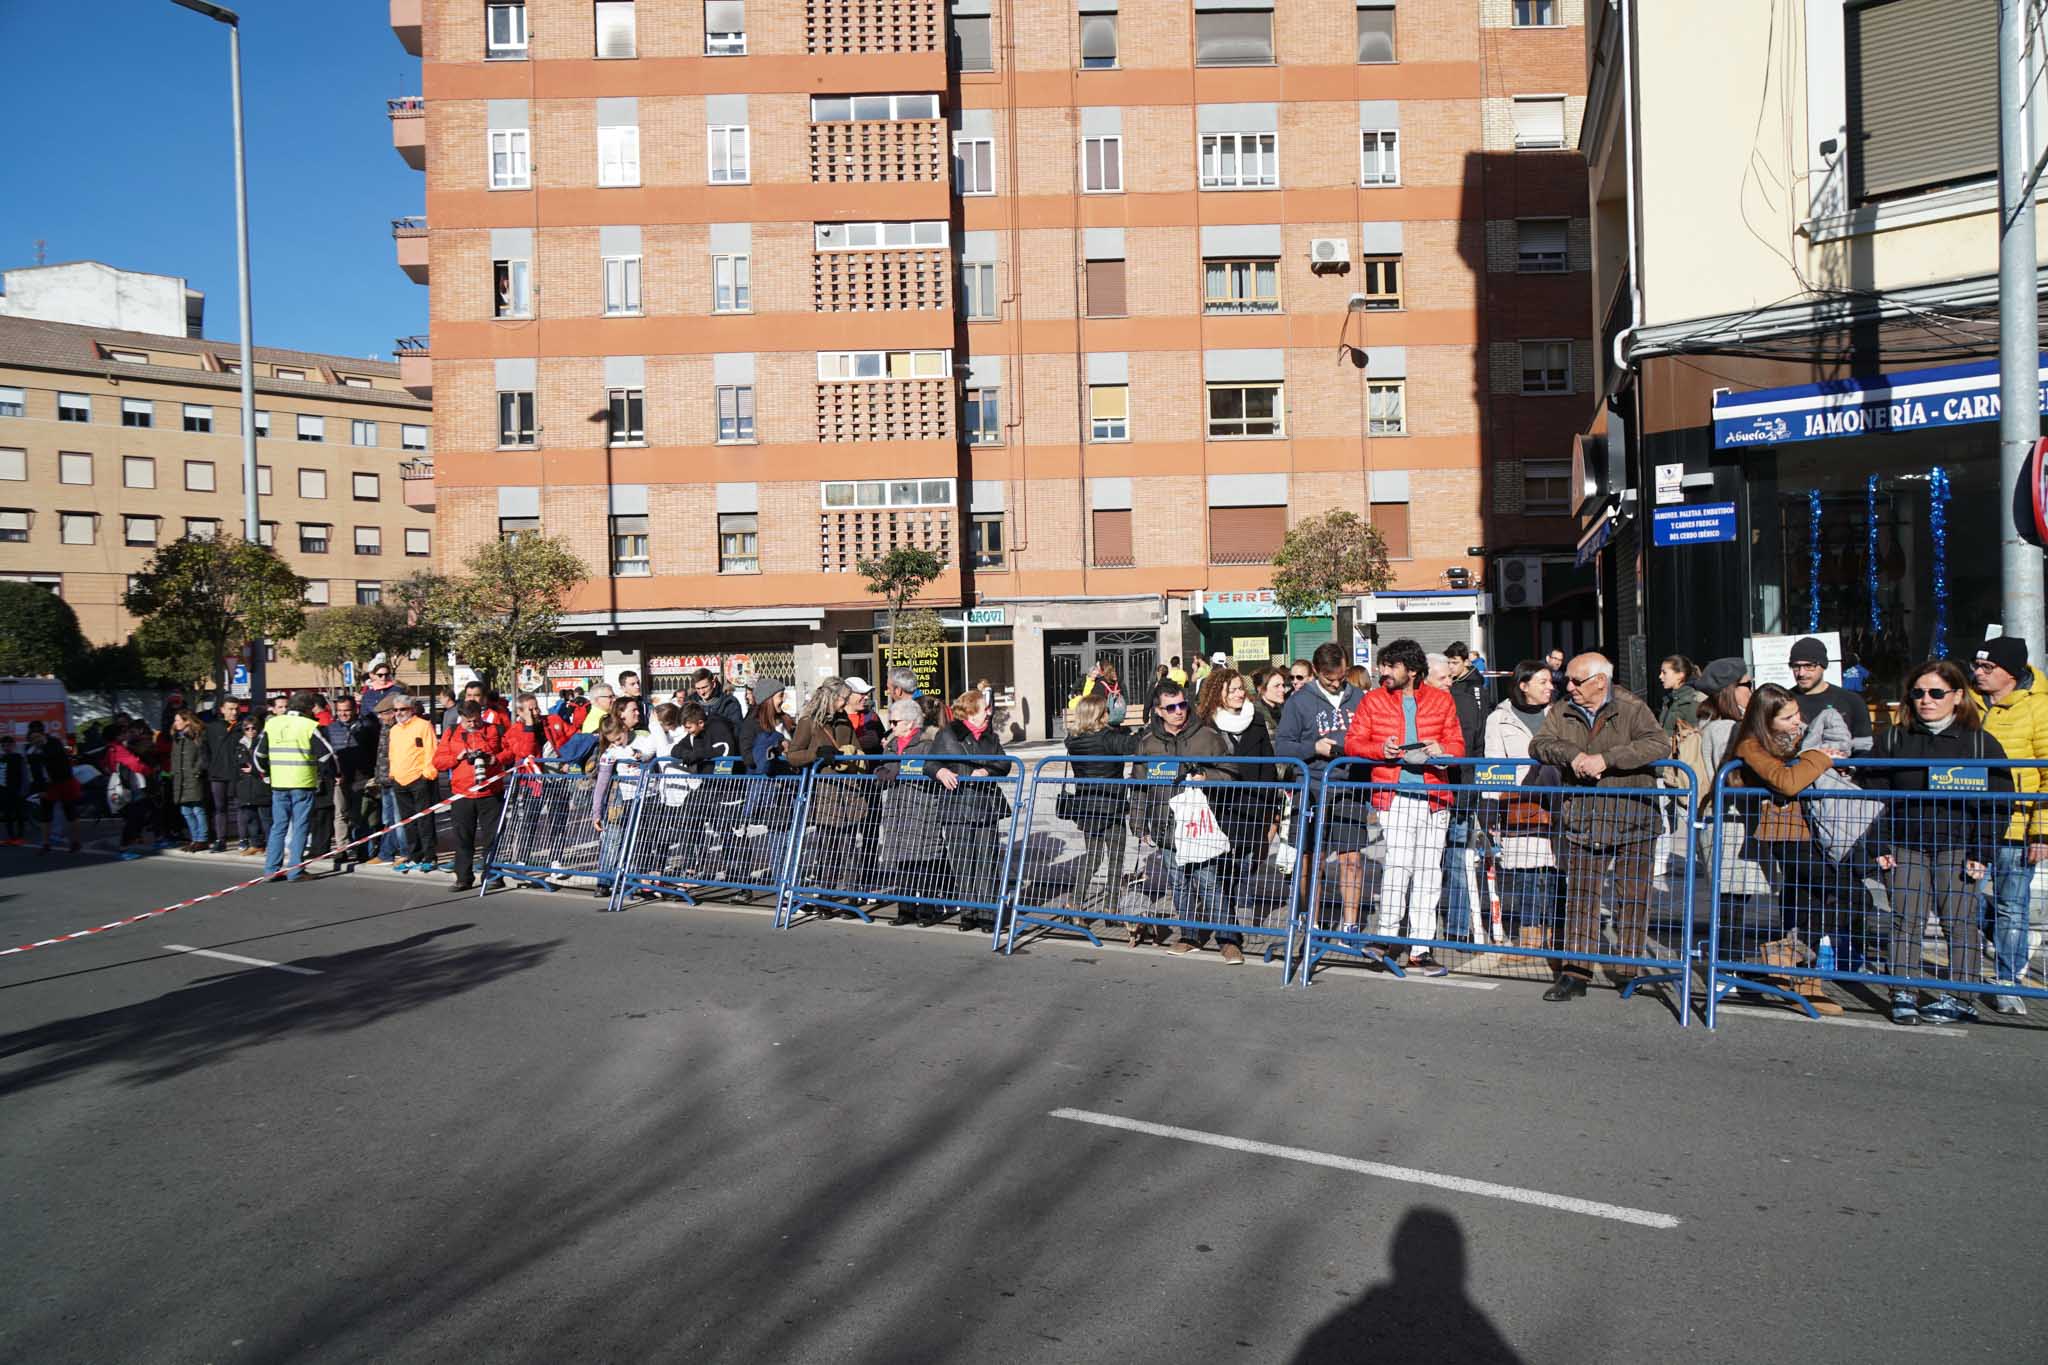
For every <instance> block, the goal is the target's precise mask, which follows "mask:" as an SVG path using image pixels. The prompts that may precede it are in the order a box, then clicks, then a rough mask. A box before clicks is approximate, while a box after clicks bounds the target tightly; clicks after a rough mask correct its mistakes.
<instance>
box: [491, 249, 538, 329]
mask: <svg viewBox="0 0 2048 1365" xmlns="http://www.w3.org/2000/svg"><path fill="white" fill-rule="evenodd" d="M491 298H492V300H493V307H494V308H495V310H496V313H497V316H499V317H501V318H530V317H532V316H533V263H532V262H530V261H514V260H504V261H492V262H491Z"/></svg>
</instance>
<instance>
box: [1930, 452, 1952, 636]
mask: <svg viewBox="0 0 2048 1365" xmlns="http://www.w3.org/2000/svg"><path fill="white" fill-rule="evenodd" d="M1927 489H1928V507H1927V525H1928V529H1929V530H1930V531H1932V532H1933V535H1934V643H1933V647H1932V649H1931V651H1930V653H1931V654H1932V656H1933V657H1934V658H1937V659H1945V658H1947V657H1948V471H1947V470H1946V469H1943V468H1942V467H1941V466H1940V465H1936V466H1934V469H1933V470H1932V471H1931V472H1930V473H1929V475H1928V480H1927Z"/></svg>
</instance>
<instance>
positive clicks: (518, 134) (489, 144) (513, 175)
mask: <svg viewBox="0 0 2048 1365" xmlns="http://www.w3.org/2000/svg"><path fill="white" fill-rule="evenodd" d="M485 146H486V149H487V155H486V156H485V158H484V170H485V179H486V183H488V184H489V186H490V187H491V188H492V189H494V190H530V189H532V188H533V134H532V133H531V131H529V130H528V129H525V128H493V129H491V130H490V132H489V133H487V134H486V135H485ZM500 157H502V158H504V162H505V173H504V174H503V175H502V176H501V175H499V174H498V160H499V158H500Z"/></svg>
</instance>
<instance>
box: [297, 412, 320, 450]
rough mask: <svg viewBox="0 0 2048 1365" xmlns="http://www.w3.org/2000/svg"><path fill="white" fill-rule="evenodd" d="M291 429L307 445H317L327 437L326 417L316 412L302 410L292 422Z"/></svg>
mask: <svg viewBox="0 0 2048 1365" xmlns="http://www.w3.org/2000/svg"><path fill="white" fill-rule="evenodd" d="M293 430H294V431H295V433H296V434H297V436H298V438H299V439H300V440H301V441H304V442H305V443H306V444H307V445H319V444H321V443H323V442H325V441H326V439H327V419H326V418H325V417H322V416H320V415H319V414H318V413H313V412H302V413H300V414H299V415H298V421H297V422H296V423H294V424H293ZM309 433H310V434H309Z"/></svg>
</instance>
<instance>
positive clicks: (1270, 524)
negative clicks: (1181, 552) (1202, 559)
mask: <svg viewBox="0 0 2048 1365" xmlns="http://www.w3.org/2000/svg"><path fill="white" fill-rule="evenodd" d="M1286 538H1287V509H1286V508H1285V507H1211V508H1210V509H1209V562H1210V563H1211V564H1263V563H1265V562H1266V561H1267V560H1269V559H1271V558H1272V557H1273V555H1274V553H1275V552H1276V551H1278V550H1279V548H1280V542H1281V541H1282V540H1285V539H1286Z"/></svg>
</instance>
